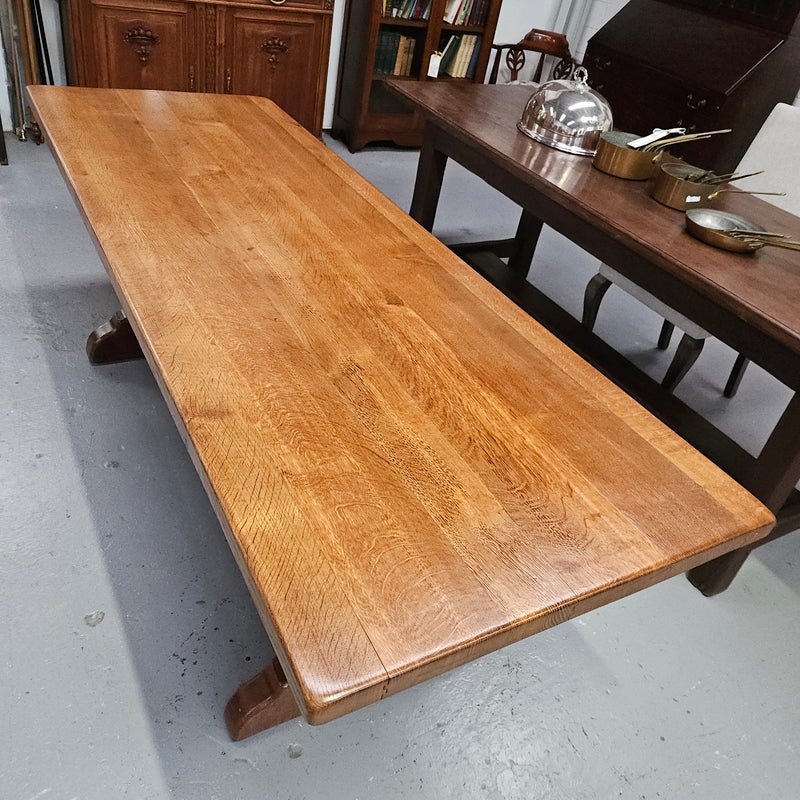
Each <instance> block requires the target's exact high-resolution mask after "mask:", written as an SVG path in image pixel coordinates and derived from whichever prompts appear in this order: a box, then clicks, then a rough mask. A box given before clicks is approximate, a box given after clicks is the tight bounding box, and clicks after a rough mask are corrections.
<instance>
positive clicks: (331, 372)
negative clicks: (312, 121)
mask: <svg viewBox="0 0 800 800" xmlns="http://www.w3.org/2000/svg"><path fill="white" fill-rule="evenodd" d="M29 91H30V96H31V99H32V102H33V106H34V110H35V115H36V117H37V119H38V120H39V122H40V123H41V125H42V128H43V130H44V132H45V135H46V137H47V140H48V142H49V144H50V146H51V147H52V149H53V152H54V153H55V155H56V158H57V160H58V162H59V163H60V165H61V168H62V171H63V174H64V176H65V178H66V180H67V182H68V184H69V185H70V187H71V189H72V191H73V193H74V195H75V197H76V200H77V203H78V205H79V207H80V208H81V209H82V211H83V214H84V215H85V219H86V223H87V226H88V228H89V230H90V232H91V234H92V236H93V237H94V240H95V242H96V244H97V246H98V251H99V253H100V255H101V257H102V259H103V261H104V263H105V265H106V267H107V270H108V273H109V277H110V279H111V280H112V281H113V284H114V286H115V288H116V291H117V293H118V296H119V298H120V301H121V302H122V304H123V306H124V310H125V312H126V313H127V316H128V318H129V319H130V320H131V324H132V326H133V328H134V330H135V331H136V333H137V336H138V337H139V339H140V342H141V344H142V347H143V350H144V352H145V354H146V356H147V358H148V360H149V362H150V365H151V368H152V370H153V373H154V375H155V377H156V379H157V380H158V382H159V384H160V386H161V388H162V391H163V393H164V396H165V398H166V400H167V402H168V404H169V405H170V408H171V410H172V412H173V415H174V417H175V420H176V423H177V424H178V427H179V428H180V429H181V431H182V433H183V435H184V439H185V441H186V445H187V448H188V449H189V452H190V454H191V455H192V457H193V459H194V461H195V464H196V466H197V468H198V471H199V473H200V475H201V477H202V479H203V480H204V482H205V485H206V488H207V491H208V493H209V496H210V498H211V500H212V502H213V504H214V506H215V508H216V510H217V513H218V515H219V518H220V521H221V523H222V526H223V528H224V530H225V533H226V535H227V537H228V540H229V543H230V545H231V547H232V549H233V551H234V554H235V555H236V557H237V559H238V562H239V565H240V567H241V569H242V573H243V575H244V576H245V579H246V580H247V582H248V585H249V587H250V589H251V592H252V594H253V597H254V600H255V602H256V604H257V606H258V608H259V611H260V613H261V616H262V619H263V621H264V624H265V627H266V629H267V632H268V634H269V636H270V638H271V640H272V643H273V645H274V647H275V649H276V652H277V654H278V656H279V658H280V661H281V663H282V665H283V667H284V670H285V672H286V676H287V678H288V680H289V684H290V686H291V688H292V691H293V693H294V695H295V697H296V699H297V702H298V705H299V707H300V709H301V710H302V712H303V713H304V715H305V716H306V718H307V719H308V720H309V721H310V722H313V723H318V722H325V721H327V720H329V719H332V718H335V717H337V716H339V715H341V714H343V713H346V712H348V711H350V710H353V709H355V708H357V707H360V706H363V705H365V704H367V703H369V702H372V701H375V700H378V699H380V698H381V697H383V696H385V695H387V694H390V693H392V692H395V691H398V690H400V689H402V688H405V687H407V686H410V685H412V684H415V683H417V682H419V681H421V680H423V679H425V678H427V677H430V676H432V675H435V674H437V673H440V672H443V671H444V670H446V669H449V668H451V667H454V666H456V665H458V664H461V663H464V662H466V661H468V660H470V659H473V658H475V657H477V656H480V655H482V654H484V653H486V652H489V651H492V650H494V649H497V648H498V647H501V646H503V645H505V644H507V643H510V642H512V641H515V640H518V639H520V638H522V637H525V636H528V635H530V634H532V633H535V632H537V631H540V630H542V629H544V628H546V627H548V626H551V625H554V624H557V623H559V622H562V621H564V620H566V619H569V618H571V617H574V616H575V615H577V614H579V613H581V612H584V611H587V610H589V609H591V608H595V607H597V606H599V605H602V604H603V603H606V602H609V601H611V600H614V599H616V598H619V597H622V596H624V595H626V594H629V593H630V592H633V591H635V590H637V589H641V588H643V587H645V586H648V585H650V584H653V583H655V582H657V581H659V580H661V579H663V578H666V577H668V576H671V575H675V574H678V573H680V572H682V571H684V570H686V569H687V568H689V567H691V566H693V565H695V564H698V563H701V562H703V561H705V560H706V559H708V558H710V557H712V556H715V555H719V554H721V553H724V552H727V551H728V550H730V549H732V548H734V547H739V546H741V545H743V544H746V543H748V542H751V541H755V540H757V539H758V538H759V537H761V536H763V535H765V534H766V533H767V532H768V531H769V529H770V528H771V527H772V524H773V517H772V515H771V514H770V513H769V512H768V511H767V510H766V509H765V508H764V507H763V506H762V505H760V504H759V503H758V502H757V501H755V500H754V499H753V498H752V497H751V496H750V495H749V494H747V493H746V492H745V491H744V490H743V489H741V488H740V487H739V486H738V485H737V484H735V483H734V482H733V481H732V480H731V479H729V478H728V477H727V476H726V475H725V474H724V473H723V472H721V471H720V470H719V469H717V468H716V467H714V466H713V465H712V464H711V463H710V462H708V461H707V460H706V459H705V458H703V457H702V456H700V455H699V454H698V453H697V452H696V451H694V450H693V449H691V448H690V447H689V446H688V445H687V444H685V443H684V442H683V441H682V440H681V439H680V438H679V437H678V436H676V435H675V434H673V433H672V432H671V431H670V430H668V429H667V428H666V427H665V426H663V425H662V424H660V423H659V422H658V421H657V420H655V419H654V418H653V417H652V416H650V415H649V414H648V413H646V412H645V411H644V410H643V409H642V408H641V407H639V406H638V405H637V404H636V403H634V402H633V401H632V400H631V399H630V398H628V397H627V396H626V395H625V394H624V393H623V392H621V391H620V390H619V389H617V388H616V387H615V386H614V385H613V384H611V383H610V382H609V381H607V380H606V379H605V378H603V377H602V376H601V375H600V374H599V373H598V372H596V371H595V370H594V369H592V368H591V367H589V366H588V365H587V364H586V363H585V362H583V361H582V360H581V359H580V358H579V357H577V356H576V355H575V354H574V353H573V352H572V351H570V350H569V349H567V348H566V347H565V346H563V345H562V344H561V343H559V342H558V341H557V340H556V339H555V338H554V337H552V336H551V335H550V334H548V333H547V332H546V331H545V330H544V329H543V328H541V327H540V326H539V325H538V324H537V323H535V322H534V321H533V320H531V319H530V318H529V317H527V316H526V315H525V314H524V313H523V312H522V311H520V310H519V309H518V308H517V307H515V306H514V305H513V304H512V303H511V302H510V301H508V300H507V299H506V298H504V297H503V296H502V295H501V294H500V293H499V292H498V291H496V290H495V289H494V288H492V287H491V286H490V285H488V284H487V283H486V282H485V281H483V280H482V279H481V278H480V277H479V276H477V275H476V274H475V273H473V272H472V271H471V270H470V269H469V268H468V267H467V266H466V265H465V264H464V263H463V262H461V261H460V260H459V259H458V258H456V257H455V256H454V255H453V254H452V253H450V252H449V251H448V250H447V249H446V248H445V247H444V246H443V245H441V244H440V243H439V242H437V241H436V240H435V239H434V238H433V237H432V236H431V235H430V234H429V233H427V232H426V231H424V230H423V229H422V228H421V227H420V226H419V225H417V224H416V223H415V222H414V221H412V220H411V219H410V218H409V217H407V215H406V214H404V213H403V212H402V211H401V210H400V209H398V208H397V207H396V206H394V205H393V204H392V203H391V202H390V201H389V200H387V199H386V198H385V197H384V196H383V195H381V194H380V193H379V192H378V191H376V190H375V189H374V188H373V187H371V186H370V185H369V184H368V183H367V182H366V181H365V180H363V179H362V178H361V177H360V176H358V175H357V174H356V173H355V172H354V171H353V170H352V169H350V168H349V167H348V166H347V165H346V164H344V163H343V162H342V161H341V160H339V159H338V158H337V157H336V156H335V155H334V154H333V153H331V152H330V151H329V150H327V149H326V148H325V146H324V145H322V144H321V143H320V142H319V141H317V140H316V139H314V137H312V136H311V135H310V134H308V133H307V132H306V131H304V130H303V129H302V128H300V126H298V125H297V124H295V123H294V122H292V120H291V119H290V118H289V117H287V116H286V115H285V114H284V113H283V112H281V111H280V110H279V109H278V108H277V107H276V106H274V105H273V104H272V103H271V102H270V101H268V100H266V99H263V98H253V97H242V96H222V95H194V94H188V93H187V94H182V93H168V92H155V91H150V92H136V91H125V90H101V89H80V88H64V87H49V86H33V87H30V89H29ZM565 180H570V175H569V174H566V175H565ZM94 322H96V320H88V319H87V328H88V327H90V326H91V325H92V324H93V323H94ZM153 457H154V458H157V457H158V454H157V453H154V454H153ZM698 602H701V601H700V600H698Z"/></svg>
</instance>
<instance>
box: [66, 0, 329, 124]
mask: <svg viewBox="0 0 800 800" xmlns="http://www.w3.org/2000/svg"><path fill="white" fill-rule="evenodd" d="M67 9H68V17H69V48H68V51H69V53H70V58H69V77H70V83H71V84H74V85H78V86H98V87H110V88H119V89H167V90H176V91H186V92H218V93H224V94H253V95H261V96H264V97H269V98H270V99H272V100H274V101H275V102H276V103H277V104H278V105H279V106H280V107H281V108H283V109H284V110H285V111H286V112H287V113H288V114H290V115H291V116H292V117H294V119H296V120H297V121H298V122H299V123H300V124H301V125H303V126H304V127H305V128H307V129H308V130H309V131H311V132H312V133H314V134H315V135H317V136H319V135H320V134H321V132H322V115H323V108H324V102H325V81H326V75H327V69H328V53H329V51H330V40H331V23H332V17H333V0H283V2H279V1H278V0H269V2H234V3H215V2H207V1H206V0H68V3H67Z"/></svg>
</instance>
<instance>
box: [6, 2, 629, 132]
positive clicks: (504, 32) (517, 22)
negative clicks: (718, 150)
mask: <svg viewBox="0 0 800 800" xmlns="http://www.w3.org/2000/svg"><path fill="white" fill-rule="evenodd" d="M626 1H627V0H537V1H536V2H531V0H504V2H503V6H502V9H501V11H500V18H499V21H498V24H497V34H496V36H495V41H498V42H516V41H519V40H520V39H521V38H522V37H523V36H524V35H525V34H526V33H527V32H528V31H529V30H530V29H531V28H544V29H547V30H559V31H560V30H563V24H564V23H565V21H567V20H568V17H569V11H570V9H573V10H574V9H575V8H578V9H579V10H580V11H581V12H582V13H580V14H577V20H578V22H581V21H585V19H586V14H584V13H583V9H584V8H585V9H586V10H587V12H588V11H589V9H591V12H590V19H591V23H592V25H595V26H596V27H595V30H596V29H597V28H599V27H601V26H602V25H603V24H604V22H605V20H606V19H610V18H611V16H613V14H614V13H616V11H617V10H618V7H621V6H622V5H624V4H625V2H626ZM41 3H42V14H43V16H44V18H45V28H46V32H47V37H48V43H49V45H50V54H51V59H52V61H53V70H54V73H55V75H56V82H57V83H63V82H64V80H65V78H64V66H63V63H64V58H63V48H62V43H61V37H60V33H59V32H58V31H59V27H58V0H41ZM344 7H345V0H336V4H335V7H334V12H333V36H332V40H331V55H330V62H329V67H328V85H327V92H326V97H325V116H324V120H323V126H324V127H329V126H330V125H331V123H332V121H333V106H334V102H335V99H336V78H337V73H338V70H339V51H340V44H341V38H342V22H343V18H344ZM575 21H576V17H575V16H574V15H573V17H572V22H573V23H575ZM567 34H568V36H570V43H571V44H573V41H572V36H571V35H570V31H567ZM573 51H574V52H575V54H577V53H578V52H579V51H578V49H577V47H576V46H575V45H574V44H573ZM580 52H582V49H581V50H580ZM7 85H8V77H7V75H6V69H5V62H4V61H2V59H0V116H2V118H3V127H4V128H5V129H6V130H10V129H11V112H10V106H9V101H8V92H7V91H6V86H7Z"/></svg>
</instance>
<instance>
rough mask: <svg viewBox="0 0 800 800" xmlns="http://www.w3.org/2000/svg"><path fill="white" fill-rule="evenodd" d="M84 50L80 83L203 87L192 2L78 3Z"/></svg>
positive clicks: (183, 88)
mask: <svg viewBox="0 0 800 800" xmlns="http://www.w3.org/2000/svg"><path fill="white" fill-rule="evenodd" d="M79 16H80V19H81V31H80V32H81V34H82V40H83V49H82V53H81V58H80V59H79V60H78V63H77V64H76V67H77V73H78V74H77V76H76V77H77V82H78V83H79V84H81V85H85V86H99V87H107V88H114V89H165V90H175V91H194V90H198V89H200V88H202V87H200V86H199V85H198V81H199V80H200V65H198V64H196V63H195V58H194V55H195V46H194V41H195V38H196V36H197V32H196V27H197V24H196V15H195V10H194V6H193V5H191V4H189V3H180V2H170V1H169V0H165V1H157V2H152V0H146V2H141V3H140V2H136V0H132V1H129V0H126V1H125V2H124V3H116V2H113V0H112V1H111V2H108V1H107V0H85V1H84V2H82V3H80V4H79Z"/></svg>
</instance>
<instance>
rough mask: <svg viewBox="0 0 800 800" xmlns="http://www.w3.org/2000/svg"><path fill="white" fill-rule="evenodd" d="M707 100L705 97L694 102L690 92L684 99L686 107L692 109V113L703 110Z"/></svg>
mask: <svg viewBox="0 0 800 800" xmlns="http://www.w3.org/2000/svg"><path fill="white" fill-rule="evenodd" d="M707 103H708V100H706V98H705V97H700V98H699V99H697V100H695V97H694V95H693V94H692V93H691V92H690V93H689V94H688V95H687V97H686V105H687V106H689V108H691V109H692V111H697V110H698V109H701V108H704V107H705V106H706V104H707Z"/></svg>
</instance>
